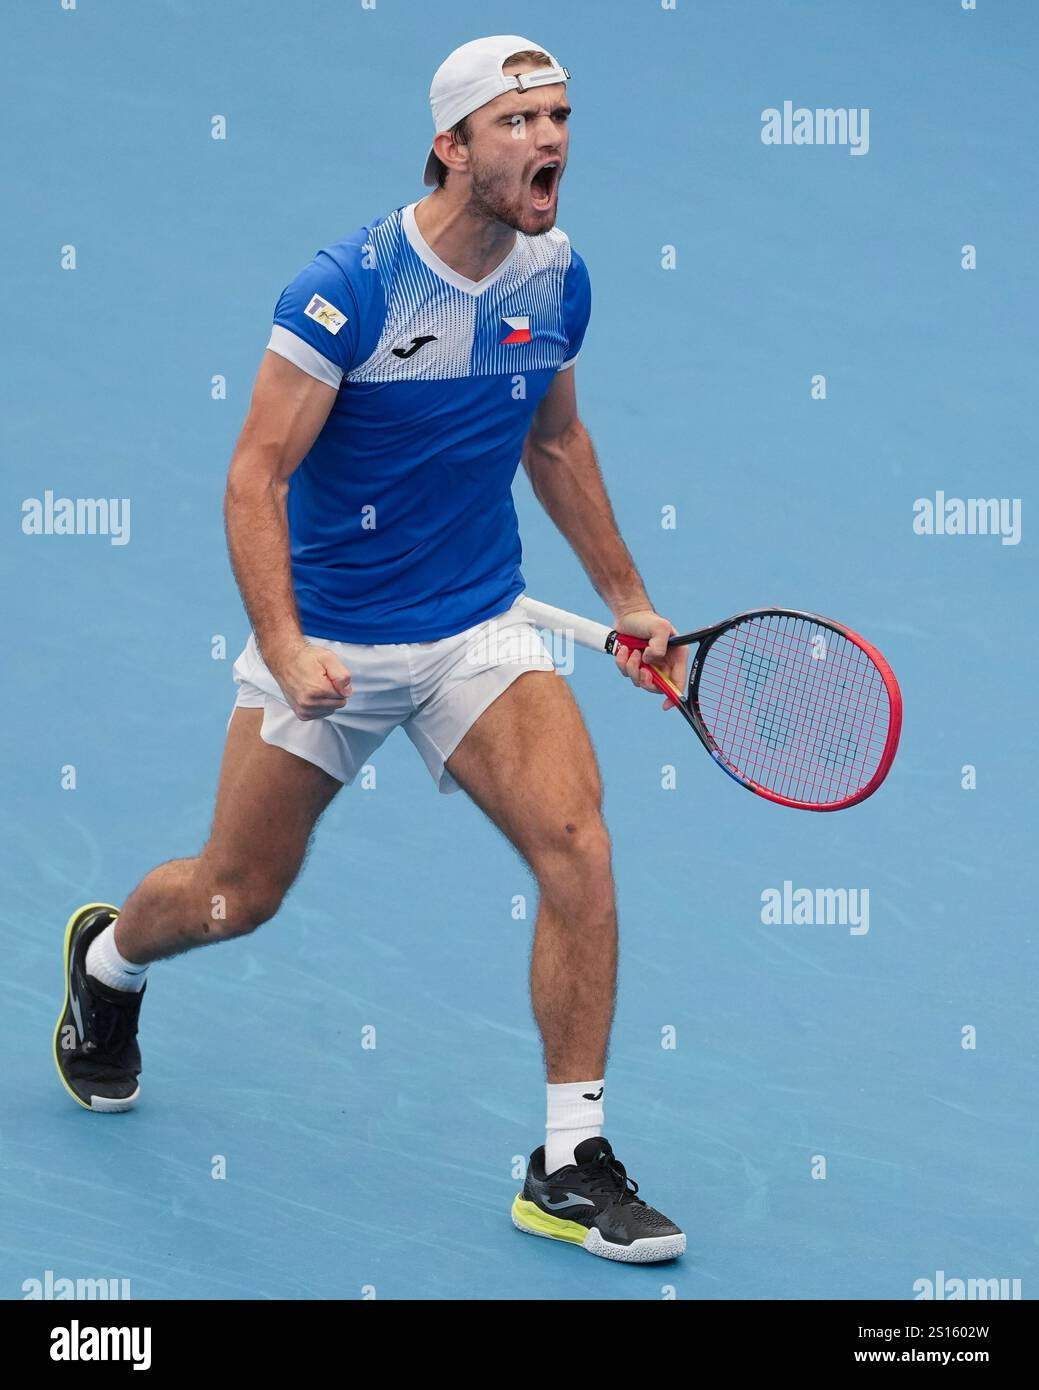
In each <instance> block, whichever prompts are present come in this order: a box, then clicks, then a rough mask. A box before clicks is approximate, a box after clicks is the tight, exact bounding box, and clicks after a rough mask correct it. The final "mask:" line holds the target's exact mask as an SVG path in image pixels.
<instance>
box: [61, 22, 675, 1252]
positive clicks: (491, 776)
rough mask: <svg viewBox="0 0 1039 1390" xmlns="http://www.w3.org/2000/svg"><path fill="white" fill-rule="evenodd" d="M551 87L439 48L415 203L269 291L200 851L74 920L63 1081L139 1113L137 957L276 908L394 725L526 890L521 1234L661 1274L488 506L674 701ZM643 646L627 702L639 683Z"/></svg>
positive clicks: (582, 818) (603, 859) (595, 962)
mask: <svg viewBox="0 0 1039 1390" xmlns="http://www.w3.org/2000/svg"><path fill="white" fill-rule="evenodd" d="M569 75H570V74H569V72H568V71H567V70H566V69H565V68H563V67H561V66H560V64H559V63H557V62H556V60H555V58H554V57H553V56H552V55H551V54H550V53H548V52H547V51H546V50H543V49H541V48H539V47H538V45H536V44H534V43H532V42H531V41H530V40H528V39H524V38H521V37H518V36H516V35H504V36H497V37H492V38H483V39H477V40H474V41H473V42H472V43H467V44H463V45H462V47H461V48H458V49H456V50H455V51H454V52H453V53H452V54H451V55H450V56H449V57H448V58H447V60H446V61H445V62H444V63H443V64H442V65H441V66H440V68H439V69H438V70H437V72H436V74H435V76H434V78H433V83H432V86H431V88H430V104H431V107H432V113H433V123H434V130H435V132H436V134H435V139H434V141H433V145H432V147H431V149H430V151H429V155H428V157H427V160H426V166H425V171H424V183H425V185H426V186H427V187H428V188H431V189H432V190H433V191H432V192H430V193H429V194H428V195H427V196H426V197H424V198H422V199H421V201H419V202H416V203H410V204H408V205H406V206H402V207H398V208H396V209H395V210H394V211H393V212H390V213H388V214H387V215H386V216H384V217H381V218H379V219H378V220H376V221H375V222H373V223H371V224H369V225H366V226H363V227H361V228H359V229H358V230H357V231H355V232H352V233H351V234H350V235H348V236H346V237H344V238H343V240H341V241H339V242H337V243H336V244H334V245H331V246H327V247H325V248H324V249H323V250H321V251H319V252H318V253H317V254H316V255H315V256H314V258H313V260H312V261H311V262H310V264H309V265H307V266H306V267H304V269H303V270H301V271H300V273H299V274H298V275H297V276H296V278H295V279H294V280H293V281H292V282H291V283H290V284H289V285H288V286H287V287H286V288H285V290H284V291H283V292H282V295H281V297H280V299H279V300H278V303H277V307H276V309H275V313H274V325H273V329H272V331H271V337H270V342H269V343H268V344H267V351H266V353H265V355H264V358H263V361H262V363H261V366H260V369H259V373H258V375H257V378H256V383H255V387H254V390H253V396H252V401H251V403H250V407H249V413H248V417H247V419H246V421H245V425H244V427H243V429H242V433H241V436H240V438H239V440H238V442H237V445H236V448H235V451H234V455H233V457H232V460H231V465H230V469H229V474H228V480H227V491H226V499H225V516H226V524H227V535H228V542H229V546H230V552H231V560H232V564H233V566H234V571H235V576H236V578H237V580H238V585H239V588H240V590H241V593H242V598H243V600H244V603H245V607H246V609H247V611H248V614H249V617H250V620H251V623H252V632H251V634H250V636H249V640H248V643H247V644H246V647H245V650H244V651H243V652H242V654H241V656H240V657H239V658H238V660H237V662H236V663H235V667H234V679H235V681H236V683H237V687H238V688H237V699H236V703H235V707H234V710H233V712H232V716H231V719H230V722H229V725H228V734H227V743H226V748H225V752H224V760H223V767H222V770H221V774H220V781H219V788H218V791H217V801H216V811H215V815H214V819H213V826H212V831H211V834H210V838H209V841H208V843H207V844H206V845H205V847H204V848H203V850H202V852H201V854H200V855H199V856H198V857H197V858H194V859H178V860H172V861H170V862H169V863H165V864H161V865H160V866H159V867H158V868H156V869H154V870H153V871H152V872H151V873H150V874H148V876H147V877H146V878H145V879H144V881H143V882H142V883H141V884H140V885H139V887H138V888H137V889H136V890H135V891H134V892H133V893H132V894H131V895H130V898H129V899H128V901H127V902H126V904H125V906H124V907H123V908H122V909H121V910H117V909H116V908H115V907H113V906H111V905H109V904H98V903H91V904H88V905H87V906H85V907H83V908H80V909H79V911H77V912H76V913H75V914H74V915H73V917H72V919H71V921H70V922H69V924H68V928H67V930H66V938H65V972H66V983H67V991H66V999H65V1004H64V1007H63V1009H62V1013H61V1016H60V1018H59V1020H58V1026H57V1028H56V1030H55V1043H54V1047H55V1058H56V1060H57V1065H58V1071H59V1073H60V1076H61V1079H62V1081H63V1083H64V1085H65V1086H66V1088H67V1089H68V1091H69V1093H70V1094H71V1095H72V1097H73V1099H75V1100H76V1101H77V1102H78V1103H79V1104H80V1105H82V1106H84V1107H85V1108H87V1109H89V1110H94V1111H121V1110H128V1109H130V1108H131V1107H132V1106H133V1105H135V1104H136V1102H137V1099H138V1096H139V1094H140V1088H139V1084H138V1076H139V1073H140V1070H141V1055H140V1051H139V1048H138V1044H137V1026H138V1016H139V1013H140V1007H141V1000H142V997H143V994H144V989H145V979H146V975H147V971H148V968H149V966H150V965H151V963H152V962H154V961H157V960H162V959H164V958H166V957H169V956H173V955H176V954H178V953H179V952H182V951H188V950H192V949H194V948H195V947H197V946H204V945H208V944H211V943H213V942H217V941H227V940H230V939H231V938H233V937H240V936H243V935H245V934H246V933H248V932H252V931H254V930H255V929H256V928H257V927H259V926H260V925H261V924H262V923H263V922H266V921H268V920H269V919H270V918H272V917H273V916H274V914H275V913H276V912H277V911H278V908H279V905H280V904H281V901H282V899H283V897H284V896H285V893H286V891H287V890H288V888H289V886H290V885H291V884H292V882H293V880H294V879H295V877H296V875H297V873H298V871H299V869H300V865H301V863H302V861H303V857H304V853H305V851H306V847H307V843H308V840H309V838H310V835H311V832H312V831H313V829H314V827H315V824H316V822H317V821H318V819H319V817H320V816H321V814H322V812H323V811H324V810H325V808H326V807H327V806H328V804H329V803H330V801H331V800H332V798H333V797H334V796H335V794H336V792H337V791H338V790H339V788H340V787H341V786H342V785H344V784H347V783H350V782H352V781H353V779H354V778H355V777H356V775H357V773H358V771H359V770H360V769H361V768H362V767H363V766H364V765H365V764H366V763H367V762H368V760H369V759H370V758H371V757H372V755H373V754H374V752H375V751H376V749H377V748H378V747H379V745H380V744H381V743H382V742H383V740H384V739H385V738H386V737H387V735H388V734H389V733H390V732H391V731H392V730H394V729H396V728H397V727H398V726H400V727H401V728H403V730H404V732H405V733H406V734H407V735H408V737H409V738H410V739H411V741H412V743H413V744H414V745H415V747H416V748H417V749H418V751H419V753H420V754H421V756H422V758H423V760H424V761H425V763H426V766H427V767H428V768H429V771H430V773H431V774H432V776H433V779H434V781H435V782H436V784H437V786H438V787H439V789H440V791H442V792H451V791H455V790H457V789H458V788H459V787H461V788H463V789H464V790H465V791H466V792H468V794H469V796H470V797H471V798H472V799H473V801H475V802H476V804H477V805H478V806H479V807H480V808H481V809H482V810H483V811H484V812H485V813H486V814H487V815H488V816H489V817H490V818H491V820H492V821H493V822H494V823H495V825H497V826H498V827H499V828H500V829H501V830H502V831H503V832H504V833H505V834H506V835H507V836H508V837H509V839H510V840H511V842H512V844H513V845H515V847H516V849H517V850H518V852H519V853H520V854H521V855H522V856H523V858H524V859H525V860H526V862H527V864H528V865H529V866H530V868H531V870H532V871H533V874H534V876H535V878H536V880H537V883H538V888H539V907H538V915H537V925H536V929H535V934H534V945H533V955H532V963H531V973H530V980H531V995H532V1002H533V1009H534V1014H535V1017H536V1019H537V1023H538V1027H539V1029H540V1032H541V1037H542V1040H543V1045H544V1055H545V1064H546V1071H547V1082H548V1120H547V1134H546V1141H545V1144H544V1146H543V1147H539V1148H537V1149H536V1150H535V1151H534V1153H533V1154H532V1155H531V1158H530V1163H529V1169H528V1174H527V1178H526V1181H525V1183H524V1186H523V1191H522V1192H521V1193H520V1194H518V1195H517V1197H516V1199H515V1202H514V1204H513V1208H512V1215H513V1220H514V1222H515V1224H516V1225H517V1226H519V1227H520V1229H521V1230H524V1231H528V1232H530V1233H531V1234H534V1235H541V1236H549V1237H552V1238H554V1239H557V1240H564V1241H570V1242H573V1243H575V1244H580V1245H582V1246H583V1247H584V1249H586V1250H588V1251H590V1252H591V1253H593V1254H596V1255H603V1256H606V1257H607V1258H609V1259H614V1260H626V1261H637V1262H643V1261H655V1260H664V1259H670V1258H673V1257H674V1256H677V1255H680V1254H682V1252H683V1251H684V1250H685V1236H684V1234H683V1233H682V1231H681V1230H680V1229H679V1228H678V1226H676V1225H675V1224H674V1223H673V1222H672V1221H669V1220H668V1219H667V1218H666V1217H665V1216H662V1215H661V1214H660V1213H659V1212H658V1211H655V1210H654V1209H653V1208H652V1207H651V1206H648V1205H647V1204H646V1203H645V1202H644V1201H643V1200H642V1199H641V1198H639V1197H637V1196H636V1193H637V1191H638V1186H637V1184H636V1183H634V1182H633V1181H632V1180H631V1179H630V1178H629V1177H628V1176H627V1174H626V1172H625V1168H624V1166H623V1165H622V1164H621V1162H620V1161H619V1160H618V1158H617V1157H616V1156H615V1155H614V1153H613V1150H612V1148H611V1146H610V1144H609V1142H608V1141H607V1140H606V1139H605V1138H604V1137H603V1135H602V1125H603V1092H604V1074H605V1069H606V1051H607V1042H608V1037H609V1031H610V1024H611V1019H612V1014H613V1007H614V991H615V974H616V959H617V925H616V916H615V908H614V889H613V882H612V876H611V866H610V843H609V839H608V836H607V832H606V828H605V826H604V824H603V820H602V814H601V809H600V802H601V793H600V781H599V772H598V769H597V766H596V761H595V756H594V754H593V751H592V746H591V743H590V741H589V737H588V734H587V731H586V729H585V726H584V723H583V721H582V718H581V715H580V713H579V712H578V709H577V706H576V704H575V702H574V699H573V697H572V695H571V692H570V689H569V687H568V685H567V683H566V682H565V680H564V679H563V678H562V676H561V675H559V674H558V673H557V672H556V671H555V669H554V667H553V663H552V660H551V658H550V656H549V653H548V651H547V650H546V649H545V647H544V645H543V644H542V642H541V639H540V637H539V635H538V634H537V631H536V630H535V629H534V628H533V626H532V625H531V623H530V622H529V620H526V619H524V617H523V616H522V614H521V613H520V611H519V610H518V609H517V608H516V607H515V603H516V600H517V599H518V598H519V597H520V595H521V594H522V592H523V588H524V581H523V577H522V575H521V573H520V568H519V565H520V538H519V532H518V525H517V518H516V512H515V509H514V506H513V501H512V492H511V487H512V482H513V478H514V475H515V472H516V469H517V465H518V464H519V462H520V461H521V460H522V463H523V465H524V467H525V469H526V471H527V473H528V475H529V477H530V481H531V484H532V486H533V488H534V492H535V494H536V496H537V497H538V499H539V501H540V502H541V504H542V505H543V506H544V508H545V510H546V511H547V512H548V514H549V516H550V517H551V518H552V520H553V521H554V522H555V524H556V525H557V526H558V527H559V529H560V531H561V532H562V533H563V535H564V536H565V537H566V539H567V540H568V542H569V543H570V545H571V546H572V547H573V549H574V551H575V553H576V554H577V556H578V558H579V559H580V560H581V562H582V564H583V565H584V567H585V569H586V570H587V572H588V575H589V577H590V579H591V580H592V582H593V583H594V585H595V587H596V589H597V590H598V592H599V593H600V595H601V596H602V598H603V600H604V601H605V603H606V604H607V605H608V606H609V608H610V609H611V611H612V613H613V621H614V625H615V626H616V627H617V628H618V629H619V630H622V631H628V632H631V633H632V634H633V635H635V636H641V637H645V638H648V639H649V646H648V648H647V655H648V657H649V658H650V659H651V660H653V661H654V662H655V663H656V664H657V665H659V666H661V667H662V668H663V669H664V670H665V671H666V672H667V674H669V675H670V676H671V678H672V680H674V681H675V682H676V683H677V684H678V685H681V684H682V677H683V671H684V662H685V656H684V649H682V650H678V651H674V650H673V651H671V652H669V651H668V649H667V638H668V636H669V635H670V634H671V633H672V632H673V631H674V629H673V628H672V626H671V624H670V622H668V621H667V620H666V619H665V618H662V617H660V616H659V615H658V614H657V613H656V612H654V610H653V606H652V604H651V603H650V601H649V599H648V597H647V595H646V591H645V588H644V587H643V584H642V582H641V580H640V578H639V575H638V572H637V570H636V568H635V565H634V564H633V562H632V559H631V556H630V555H629V553H628V551H627V549H626V548H625V546H624V543H623V541H622V540H621V537H620V535H619V533H618V530H617V526H616V523H615V521H614V517H613V513H612V510H611V508H610V504H609V501H608V499H607V496H606V492H605V490H604V487H603V482H602V478H601V476H600V473H599V468H598V465H597V462H596V458H595V452H594V450H593V447H592V443H591V440H590V439H589V436H588V433H587V431H586V430H585V428H584V425H583V424H582V423H581V421H580V419H579V417H578V413H577V404H576V394H575V388H574V362H575V361H576V359H577V355H578V352H579V351H580V348H581V342H582V339H583V338H584V333H585V328H586V326H587V323H588V317H589V310H590V291H589V280H588V272H587V270H586V268H585V264H584V262H583V261H582V259H581V257H580V256H579V255H578V254H577V252H576V251H575V250H574V249H573V248H572V247H571V245H570V241H569V239H568V238H567V236H566V234H565V233H564V232H562V231H561V230H560V229H559V228H558V227H557V226H556V212H557V205H558V198H559V185H560V180H561V179H562V176H563V170H564V169H565V167H566V162H567V153H568V142H569V133H568V129H567V118H568V116H569V115H570V106H569V104H568V101H567V87H566V82H567V79H568V78H569ZM640 664H641V657H640V654H639V653H638V652H629V651H627V650H626V649H625V648H623V647H622V648H621V649H620V650H619V651H618V653H617V665H618V668H619V670H620V671H621V672H622V673H623V675H624V676H625V677H627V678H628V679H630V680H631V681H632V682H634V683H635V684H636V685H639V686H640V687H642V688H645V689H652V683H651V681H650V677H649V675H648V673H647V672H646V671H644V670H640Z"/></svg>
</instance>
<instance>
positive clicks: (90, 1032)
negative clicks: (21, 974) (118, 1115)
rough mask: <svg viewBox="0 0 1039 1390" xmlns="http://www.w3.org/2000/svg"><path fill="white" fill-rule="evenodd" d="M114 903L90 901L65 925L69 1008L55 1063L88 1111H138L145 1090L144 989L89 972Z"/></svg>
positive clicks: (58, 1032) (57, 1035)
mask: <svg viewBox="0 0 1039 1390" xmlns="http://www.w3.org/2000/svg"><path fill="white" fill-rule="evenodd" d="M116 912H117V909H116V908H114V907H112V906H110V905H109V904H108V903H88V904H87V905H86V907H81V908H78V909H77V910H76V911H75V912H74V913H73V914H72V916H71V917H70V918H69V922H68V926H67V927H66V929H65V1006H64V1008H63V1009H62V1011H61V1014H60V1015H59V1017H58V1024H57V1027H56V1028H55V1029H54V1061H55V1063H56V1065H57V1068H58V1075H59V1076H60V1077H61V1082H62V1085H63V1086H64V1087H65V1089H66V1091H68V1093H69V1095H70V1096H71V1097H72V1099H73V1100H74V1101H76V1102H77V1104H79V1105H82V1106H83V1107H84V1108H85V1109H87V1110H99V1111H107V1112H112V1111H119V1110H132V1109H133V1107H134V1106H135V1105H136V1104H137V1097H138V1096H139V1095H140V1093H141V1088H140V1086H139V1085H138V1084H137V1078H138V1076H139V1075H140V1071H141V1050H140V1048H139V1047H138V1046H137V1020H138V1016H139V1014H140V1012H141V999H142V997H143V995H144V991H145V989H147V988H148V986H147V985H145V986H144V987H143V988H142V989H141V990H139V991H137V992H134V991H131V990H122V989H111V988H109V986H108V985H103V984H102V983H101V981H100V980H95V979H93V978H91V977H90V976H88V975H87V969H86V963H87V950H88V948H89V946H90V943H91V942H92V941H93V940H94V938H95V937H96V936H97V934H98V933H99V932H102V931H104V929H105V927H107V926H108V924H109V922H111V921H112V920H113V919H114V918H115V916H116Z"/></svg>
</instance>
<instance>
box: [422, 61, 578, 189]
mask: <svg viewBox="0 0 1039 1390" xmlns="http://www.w3.org/2000/svg"><path fill="white" fill-rule="evenodd" d="M528 48H533V49H536V50H537V51H538V52H540V53H544V54H545V56H546V57H548V58H551V59H552V66H551V67H550V68H547V67H546V68H535V69H534V71H533V72H524V73H520V74H519V76H513V77H506V76H505V74H504V73H503V72H502V66H503V64H504V62H505V59H506V58H509V57H511V56H512V54H513V53H519V52H520V51H521V50H523V49H528ZM569 76H570V73H569V71H568V69H567V68H564V67H561V66H560V64H559V63H557V62H556V60H555V58H552V54H551V53H549V51H548V49H547V48H542V46H541V45H540V44H539V43H531V41H530V39H523V38H520V36H519V35H518V34H493V35H492V36H491V37H490V38H486V39H473V40H472V42H471V43H463V44H462V46H461V48H456V49H455V51H454V52H453V53H451V54H449V55H448V57H446V58H445V59H444V61H443V62H442V63H441V64H440V66H439V67H438V68H437V70H436V72H435V73H434V74H433V81H432V84H431V85H430V88H429V106H430V110H431V111H432V112H433V129H434V134H436V135H439V134H440V133H441V132H442V131H446V130H450V129H451V128H452V127H453V126H456V125H457V124H458V122H459V121H460V120H461V119H462V117H463V116H468V115H469V114H470V113H471V112H473V111H476V110H478V109H479V107H481V106H486V105H487V103H488V102H489V101H493V100H494V98H495V97H500V96H501V95H502V93H503V92H525V91H527V90H528V89H529V88H530V87H544V86H547V85H548V84H549V83H551V82H565V81H566V80H567V78H568V77H569ZM438 162H439V161H438V159H437V156H436V154H434V152H433V147H432V145H431V146H430V147H429V154H428V155H427V156H426V167H425V169H424V170H423V171H422V182H423V183H424V184H425V186H426V187H427V188H433V187H434V186H435V184H436V181H437V178H436V165H437V163H438Z"/></svg>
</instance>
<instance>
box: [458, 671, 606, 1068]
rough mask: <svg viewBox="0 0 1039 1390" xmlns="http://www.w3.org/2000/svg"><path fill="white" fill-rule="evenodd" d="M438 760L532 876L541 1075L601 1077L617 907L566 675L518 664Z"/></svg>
mask: <svg viewBox="0 0 1039 1390" xmlns="http://www.w3.org/2000/svg"><path fill="white" fill-rule="evenodd" d="M447 767H448V770H449V771H450V772H451V774H452V775H453V776H454V777H455V778H456V780H457V781H458V783H459V785H460V786H462V787H464V788H465V790H466V791H467V792H468V793H469V795H470V796H471V797H472V799H473V800H474V801H475V802H476V804H477V805H478V806H479V807H480V808H481V810H483V811H484V812H485V813H486V814H487V815H488V816H489V817H490V818H491V820H492V821H493V822H494V823H495V825H497V826H498V827H499V829H500V830H502V831H503V832H504V834H505V835H507V836H508V838H509V839H510V840H511V841H512V843H513V844H514V845H515V847H516V849H517V850H519V852H520V854H521V855H522V856H523V857H524V859H525V860H526V861H527V863H528V864H529V865H530V867H531V869H532V870H533V872H534V876H535V878H536V879H537V882H538V886H539V888H540V901H539V904H538V915H537V924H536V927H535V932H534V949H533V953H532V957H531V970H530V988H531V1002H532V1004H533V1008H534V1016H535V1018H536V1019H537V1024H538V1027H539V1029H540V1030H541V1037H542V1041H543V1043H544V1048H545V1064H546V1067H547V1070H548V1080H549V1081H550V1082H552V1083H558V1082H565V1081H586V1080H588V1079H589V1078H593V1077H601V1076H602V1075H603V1073H604V1071H605V1067H606V1049H607V1043H608V1040H609V1033H610V1023H611V1021H612V1018H613V1003H614V994H615V989H616V974H617V916H616V909H615V904H614V892H613V876H612V873H611V869H610V842H609V836H608V835H607V833H606V827H605V825H604V824H603V819H602V788H601V783H600V780H599V770H598V767H597V766H596V761H595V754H594V752H593V750H592V745H591V740H590V739H589V737H588V731H587V729H586V728H585V726H584V720H583V719H582V718H581V713H580V710H579V709H578V708H577V704H576V702H575V700H574V697H573V695H572V694H571V693H570V687H569V686H568V685H567V683H566V681H564V680H563V678H562V677H561V676H558V675H556V673H555V672H551V671H528V672H525V673H524V674H523V675H522V676H520V677H519V678H518V679H517V680H515V681H514V682H513V683H512V685H510V686H509V688H508V689H507V690H506V691H504V693H503V694H501V695H500V696H499V697H498V699H497V700H495V701H494V703H493V704H492V705H491V706H490V707H489V708H488V709H487V710H485V711H484V713H483V714H482V715H481V716H480V718H479V719H478V720H477V721H476V723H475V724H474V725H473V727H472V728H471V729H470V730H469V732H468V733H467V734H466V736H465V738H464V739H463V740H462V742H461V743H460V744H459V745H458V747H457V748H456V749H455V751H454V753H452V755H451V757H450V758H449V759H448V761H447Z"/></svg>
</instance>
